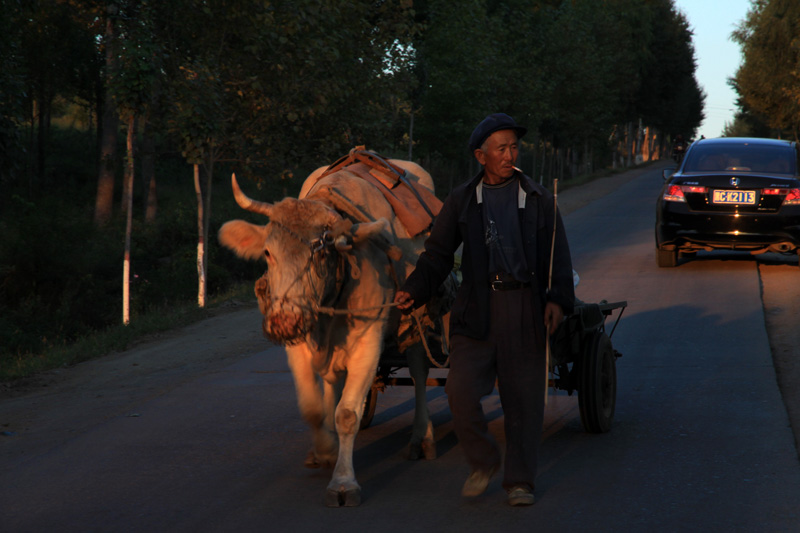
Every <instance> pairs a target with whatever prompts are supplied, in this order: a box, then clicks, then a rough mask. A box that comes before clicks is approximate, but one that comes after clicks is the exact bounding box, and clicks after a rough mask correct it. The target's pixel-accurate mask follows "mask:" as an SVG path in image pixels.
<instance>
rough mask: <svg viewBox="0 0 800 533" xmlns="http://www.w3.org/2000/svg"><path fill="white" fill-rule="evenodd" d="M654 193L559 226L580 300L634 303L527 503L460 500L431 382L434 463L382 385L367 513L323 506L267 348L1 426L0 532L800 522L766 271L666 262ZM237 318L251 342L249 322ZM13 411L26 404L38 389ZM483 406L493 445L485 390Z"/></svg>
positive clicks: (365, 443)
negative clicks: (593, 396) (414, 447)
mask: <svg viewBox="0 0 800 533" xmlns="http://www.w3.org/2000/svg"><path fill="white" fill-rule="evenodd" d="M660 184H661V179H660V175H659V170H658V168H652V169H649V170H647V171H645V172H641V173H639V175H638V177H636V178H635V179H633V180H631V181H628V182H627V183H625V184H624V185H622V186H621V187H619V188H618V189H617V190H615V191H614V192H613V193H611V194H608V195H606V196H602V197H599V198H597V199H596V200H595V201H592V202H590V203H588V204H586V205H583V206H581V207H578V208H576V209H574V210H570V212H569V214H568V215H567V216H566V217H565V225H566V227H567V232H568V236H569V239H570V245H571V248H572V252H573V258H574V263H575V268H576V270H577V271H578V272H579V274H580V277H581V281H580V284H579V286H578V289H577V296H578V297H579V298H581V299H582V300H584V301H587V302H593V301H600V300H603V299H606V300H608V301H618V300H627V301H628V308H627V310H626V311H625V313H624V315H623V318H622V320H621V321H620V323H619V326H618V328H617V330H616V332H615V333H614V335H613V338H612V340H613V342H614V347H615V348H616V349H618V350H619V351H621V352H622V354H623V357H622V358H621V359H619V361H618V364H617V372H618V394H617V410H616V417H615V423H614V427H613V429H612V431H611V432H610V433H608V434H603V435H589V434H586V433H585V432H583V430H582V427H581V423H580V415H579V412H578V406H577V398H576V397H574V396H573V397H569V396H566V395H565V394H563V393H558V394H556V393H555V392H551V396H550V399H549V404H548V408H547V411H546V414H545V439H544V442H543V445H542V461H541V467H540V473H539V477H538V480H537V503H536V505H534V506H533V507H530V508H511V507H508V506H507V505H506V503H505V494H504V492H503V490H502V488H501V487H500V479H499V477H496V478H495V479H494V480H493V482H492V483H491V485H490V487H489V490H488V491H487V493H486V494H485V495H483V496H482V497H479V498H477V499H475V500H474V501H464V500H462V498H461V496H460V494H459V491H460V487H461V484H462V483H463V481H464V479H465V477H466V475H467V468H466V466H465V464H464V461H463V458H462V455H461V452H460V450H459V448H458V446H457V442H456V439H455V437H454V435H453V432H452V423H451V419H450V414H449V411H448V409H447V402H446V397H445V394H444V390H443V388H441V387H431V388H429V391H428V400H429V405H430V409H431V413H432V418H433V421H434V425H435V433H436V439H437V449H438V454H439V457H438V458H437V459H436V460H434V461H414V462H411V461H408V460H406V459H405V457H404V451H405V445H406V444H407V442H408V439H409V436H410V425H411V419H412V415H413V404H412V402H413V397H412V392H411V389H410V388H407V387H394V388H389V389H388V390H387V391H386V392H385V393H383V394H381V395H379V399H378V408H377V412H376V414H375V418H374V420H373V423H372V425H371V427H370V428H368V429H367V430H365V431H362V432H361V433H359V436H358V439H357V441H356V447H357V449H356V454H355V461H354V462H355V468H356V474H357V477H358V480H359V482H360V484H361V486H362V489H363V503H362V505H361V506H360V507H358V508H346V509H329V508H326V507H324V505H323V497H324V491H325V486H326V485H327V482H328V479H329V476H330V471H328V470H307V469H305V468H303V466H302V462H303V459H304V457H305V453H306V451H307V449H308V436H307V432H306V428H305V426H304V424H303V423H302V422H301V420H300V419H299V416H298V415H297V410H296V406H295V400H294V388H293V384H292V380H291V375H290V374H289V372H288V369H287V365H286V362H285V357H284V353H283V350H282V349H281V348H279V347H271V346H269V345H268V344H267V343H266V341H264V345H263V346H264V347H265V348H266V349H260V348H252V347H251V348H248V349H247V350H243V351H242V352H241V353H236V354H232V355H231V357H230V358H228V359H227V360H225V361H222V362H218V363H216V364H214V365H210V366H206V367H203V369H195V371H188V370H186V369H184V368H183V367H178V368H176V369H173V370H171V371H170V372H169V373H167V374H168V375H165V376H162V379H161V380H160V381H159V383H158V385H152V386H150V387H149V388H148V390H147V391H141V390H137V391H135V392H136V394H133V396H131V398H129V399H128V400H127V402H119V405H120V406H119V407H118V408H116V409H114V410H111V411H108V413H107V415H106V416H105V417H97V416H93V417H92V419H91V422H86V423H81V422H80V420H79V418H80V417H79V414H76V413H74V412H71V413H66V412H65V413H64V417H65V419H67V417H73V418H69V420H70V421H71V423H72V425H73V426H74V427H73V428H72V430H71V431H70V430H65V431H64V434H62V435H61V436H60V437H59V438H58V439H51V440H49V441H47V440H46V436H45V435H38V436H37V438H38V439H39V442H38V443H37V442H34V438H33V436H35V435H37V434H36V432H35V430H34V429H31V430H30V431H27V430H26V429H25V428H16V427H14V425H13V424H10V425H9V424H5V425H6V426H8V427H7V428H3V427H0V429H6V432H8V433H12V434H13V435H10V436H7V437H0V531H14V532H23V531H37V532H38V531H109V532H110V531H113V532H121V531H170V532H172V531H270V532H272V531H274V532H283V531H293V532H315V531H365V530H382V531H408V530H411V531H415V530H420V531H443V532H449V531H543V532H544V531H553V532H563V531H587V532H588V531H591V532H597V531H609V532H611V531H613V532H618V531H626V532H627V531H632V532H639V531H642V532H644V531H647V532H656V531H726V532H728V531H748V532H750V531H769V532H779V531H787V532H789V531H792V532H794V531H798V530H800V503H798V502H800V463H798V455H797V450H796V449H795V444H794V439H793V435H792V431H791V428H790V426H789V419H788V417H787V412H786V409H785V407H784V404H783V402H782V399H781V395H780V393H779V390H778V385H777V382H776V375H775V370H774V368H773V364H772V359H771V354H770V346H769V340H768V338H767V333H766V330H765V325H764V324H765V320H764V313H763V310H762V304H761V285H760V282H759V272H758V265H757V264H756V262H755V261H753V260H752V259H751V258H749V257H746V258H742V257H740V256H737V255H731V254H708V255H702V256H701V257H700V258H699V259H698V260H697V261H692V262H690V263H686V264H684V265H681V266H680V267H679V268H676V269H659V268H657V267H656V264H655V259H654V250H653V248H654V245H653V221H654V213H653V209H654V198H655V196H656V194H657V192H658V190H659V188H660ZM564 196H565V198H566V196H567V193H565V194H564ZM795 268H796V263H795ZM795 287H796V285H795ZM794 290H796V289H794ZM240 314H241V316H242V319H243V320H244V319H246V320H247V321H249V320H252V325H251V326H245V327H252V329H253V330H258V328H259V327H260V320H259V319H260V315H259V314H258V312H257V311H256V310H250V311H246V312H244V313H240ZM171 349H174V350H181V349H182V348H181V344H180V343H175V344H173V347H172V348H171ZM186 365H188V366H191V363H187V364H186ZM78 392H79V391H77V392H76V393H78ZM115 398H116V397H114V398H106V397H98V398H96V402H98V403H103V402H107V401H108V402H111V401H112V400H114V399H115ZM9 402H10V401H8V402H6V403H7V404H8V405H13V406H14V407H15V408H16V409H18V410H21V409H31V410H34V409H36V405H37V402H38V403H41V404H44V403H46V402H47V397H46V396H45V395H41V394H40V395H37V396H34V397H31V398H26V397H22V398H16V399H14V400H13V402H14V403H13V404H12V403H9ZM0 407H2V406H0ZM485 407H486V411H487V413H489V416H490V418H491V420H492V421H491V427H492V429H493V431H495V432H496V435H497V436H498V440H500V441H501V442H503V439H502V412H501V409H500V405H499V399H498V397H497V395H496V394H495V395H493V396H490V397H489V398H487V399H486V402H485ZM0 414H2V410H1V409H0ZM12 418H13V417H12ZM86 418H87V420H88V418H89V415H88V414H87V415H86ZM1 423H3V420H2V419H0V424H1ZM40 433H44V431H42V432H40ZM25 439H30V440H29V441H28V442H26V441H25Z"/></svg>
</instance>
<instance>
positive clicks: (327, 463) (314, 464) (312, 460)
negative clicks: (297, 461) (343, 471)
mask: <svg viewBox="0 0 800 533" xmlns="http://www.w3.org/2000/svg"><path fill="white" fill-rule="evenodd" d="M334 464H336V463H335V461H332V460H330V459H320V458H319V457H317V454H316V453H314V450H311V451H310V452H308V455H306V460H305V461H303V465H305V467H306V468H322V467H325V468H333V465H334Z"/></svg>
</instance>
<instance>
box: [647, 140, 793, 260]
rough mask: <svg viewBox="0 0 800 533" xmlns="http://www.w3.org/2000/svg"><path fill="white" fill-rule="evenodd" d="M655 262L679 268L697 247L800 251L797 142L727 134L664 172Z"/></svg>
mask: <svg viewBox="0 0 800 533" xmlns="http://www.w3.org/2000/svg"><path fill="white" fill-rule="evenodd" d="M663 174H664V188H663V189H662V190H661V194H660V195H659V197H658V205H657V208H656V260H657V263H658V266H660V267H674V266H676V265H677V263H678V254H680V255H682V256H688V257H691V256H693V255H695V254H696V253H697V252H698V251H699V250H709V251H710V250H715V249H725V250H746V251H749V252H750V253H753V254H760V253H765V252H780V253H795V254H796V253H798V250H799V249H798V247H799V246H800V176H799V175H798V146H797V143H795V142H791V141H783V140H778V139H756V138H744V137H725V138H718V139H701V140H699V141H695V142H694V143H692V144H691V145H690V146H689V149H688V150H687V152H686V155H685V157H684V159H683V162H682V164H681V165H680V166H679V167H678V168H677V171H676V169H675V168H674V167H673V168H668V169H665V170H664V172H663Z"/></svg>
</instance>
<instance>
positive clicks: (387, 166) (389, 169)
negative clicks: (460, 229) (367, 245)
mask: <svg viewBox="0 0 800 533" xmlns="http://www.w3.org/2000/svg"><path fill="white" fill-rule="evenodd" d="M339 170H347V171H348V172H352V173H353V174H355V175H356V176H358V177H360V178H362V179H364V180H365V181H368V182H370V183H371V184H372V185H374V186H375V187H376V188H377V189H378V190H379V191H381V193H382V194H383V196H384V197H385V198H386V200H387V201H388V202H389V204H390V205H391V206H392V209H393V210H394V212H395V214H396V215H397V218H398V219H399V220H400V222H401V223H402V224H403V226H405V228H406V230H408V234H409V236H411V237H416V236H417V235H419V234H420V233H422V232H424V231H427V230H429V229H430V227H431V225H432V224H433V219H434V218H435V217H436V215H438V214H439V211H440V210H441V209H442V201H441V200H439V199H438V198H437V197H436V195H434V194H433V192H431V191H430V189H427V188H426V187H424V186H422V185H420V184H419V183H417V179H416V177H414V178H413V179H412V178H410V177H409V174H410V173H409V172H408V171H407V170H405V169H402V168H400V167H398V166H396V165H393V164H391V163H389V162H388V161H387V160H385V159H384V158H382V157H381V156H379V155H377V154H375V153H374V152H368V151H366V150H364V147H363V146H359V147H357V148H354V149H353V150H351V151H350V154H349V155H347V156H345V157H343V158H342V159H340V160H339V161H337V162H336V163H334V164H332V165H331V166H330V167H328V168H327V170H325V172H323V173H322V175H321V176H320V177H319V178H318V180H319V179H322V178H324V177H325V176H327V175H329V174H332V173H334V172H338V171H339ZM412 176H413V175H412Z"/></svg>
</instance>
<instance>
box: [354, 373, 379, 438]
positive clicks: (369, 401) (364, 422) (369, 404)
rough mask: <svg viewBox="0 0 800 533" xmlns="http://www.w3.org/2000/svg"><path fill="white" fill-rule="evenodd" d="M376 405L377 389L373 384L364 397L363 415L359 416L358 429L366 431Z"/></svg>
mask: <svg viewBox="0 0 800 533" xmlns="http://www.w3.org/2000/svg"><path fill="white" fill-rule="evenodd" d="M376 405H378V387H377V385H375V384H373V385H372V387H370V389H369V390H368V391H367V395H366V396H365V397H364V414H363V415H362V416H361V424H360V425H359V426H358V428H359V429H367V428H368V427H369V425H370V424H371V423H372V417H374V416H375V406H376Z"/></svg>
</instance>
